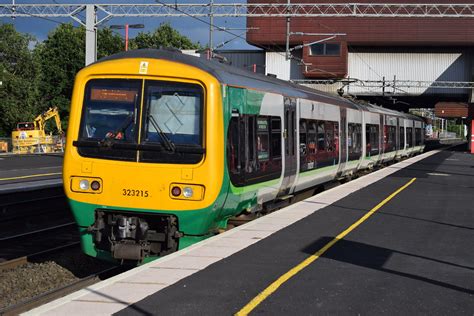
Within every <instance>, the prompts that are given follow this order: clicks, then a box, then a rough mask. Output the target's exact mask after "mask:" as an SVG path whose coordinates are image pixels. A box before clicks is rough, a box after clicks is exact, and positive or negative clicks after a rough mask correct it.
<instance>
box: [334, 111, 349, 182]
mask: <svg viewBox="0 0 474 316" xmlns="http://www.w3.org/2000/svg"><path fill="white" fill-rule="evenodd" d="M340 113H341V122H340V124H339V126H340V132H339V146H340V149H339V168H338V169H337V175H336V176H339V175H340V174H341V173H342V172H343V171H344V169H345V168H346V162H347V109H346V108H343V107H341V112H340Z"/></svg>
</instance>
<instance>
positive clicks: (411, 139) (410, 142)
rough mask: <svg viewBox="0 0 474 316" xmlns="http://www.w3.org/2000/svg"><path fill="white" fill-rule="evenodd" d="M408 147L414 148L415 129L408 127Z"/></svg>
mask: <svg viewBox="0 0 474 316" xmlns="http://www.w3.org/2000/svg"><path fill="white" fill-rule="evenodd" d="M407 147H408V148H410V147H413V128H412V127H407Z"/></svg>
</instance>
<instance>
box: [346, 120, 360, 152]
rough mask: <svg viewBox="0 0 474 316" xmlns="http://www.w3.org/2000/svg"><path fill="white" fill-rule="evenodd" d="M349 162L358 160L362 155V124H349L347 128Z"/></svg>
mask: <svg viewBox="0 0 474 316" xmlns="http://www.w3.org/2000/svg"><path fill="white" fill-rule="evenodd" d="M347 148H348V153H349V158H348V160H349V161H351V160H358V159H359V158H360V156H361V155H362V124H356V123H349V124H348V126H347Z"/></svg>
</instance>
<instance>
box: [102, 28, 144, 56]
mask: <svg viewBox="0 0 474 316" xmlns="http://www.w3.org/2000/svg"><path fill="white" fill-rule="evenodd" d="M144 27H145V25H143V24H114V25H111V26H110V28H111V29H113V30H122V29H125V51H128V29H142V28H144Z"/></svg>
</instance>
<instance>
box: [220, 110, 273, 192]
mask: <svg viewBox="0 0 474 316" xmlns="http://www.w3.org/2000/svg"><path fill="white" fill-rule="evenodd" d="M235 120H236V118H232V120H231V122H230V124H229V131H228V134H227V153H228V156H227V161H228V166H229V170H230V176H231V181H232V183H233V184H234V185H235V186H243V185H249V184H254V183H259V182H264V181H268V180H272V179H276V178H278V177H279V176H280V174H281V170H282V163H281V154H282V153H281V150H282V148H281V141H282V139H281V135H282V134H281V119H280V118H279V117H270V116H256V115H242V116H241V117H240V124H238V125H237V124H234V123H233V121H235ZM237 147H238V149H237ZM239 166H240V167H239Z"/></svg>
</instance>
